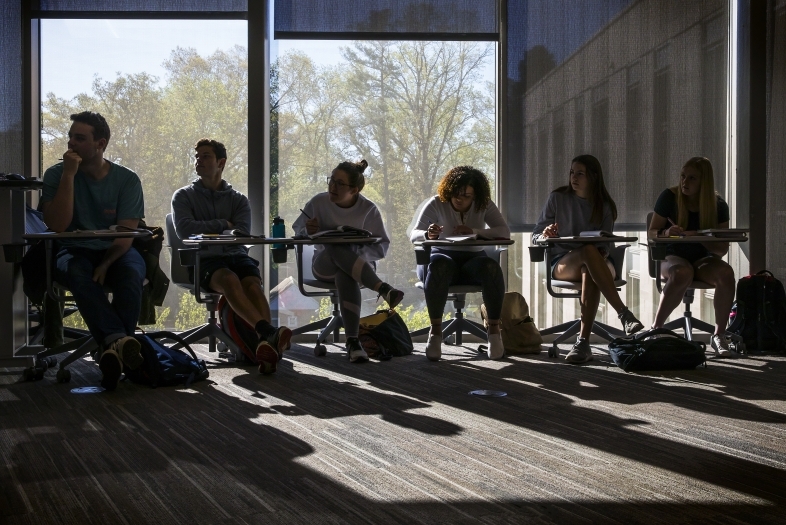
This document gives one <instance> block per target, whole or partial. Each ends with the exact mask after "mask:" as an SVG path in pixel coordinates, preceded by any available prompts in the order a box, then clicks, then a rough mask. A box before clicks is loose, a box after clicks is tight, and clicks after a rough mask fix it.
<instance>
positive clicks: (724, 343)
mask: <svg viewBox="0 0 786 525" xmlns="http://www.w3.org/2000/svg"><path fill="white" fill-rule="evenodd" d="M710 346H711V347H712V349H713V350H715V355H716V356H717V357H737V352H735V351H734V350H732V349H731V348H729V341H728V340H727V339H726V336H725V335H724V336H720V335H718V334H713V335H712V339H710Z"/></svg>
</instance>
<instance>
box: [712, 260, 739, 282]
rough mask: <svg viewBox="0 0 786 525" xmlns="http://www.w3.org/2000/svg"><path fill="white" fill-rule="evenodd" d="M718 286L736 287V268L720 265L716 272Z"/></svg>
mask: <svg viewBox="0 0 786 525" xmlns="http://www.w3.org/2000/svg"><path fill="white" fill-rule="evenodd" d="M715 276H716V278H717V284H716V286H725V287H730V286H734V285H735V277H734V268H732V267H731V266H730V265H728V264H722V265H719V266H718V268H717V270H716V271H715Z"/></svg>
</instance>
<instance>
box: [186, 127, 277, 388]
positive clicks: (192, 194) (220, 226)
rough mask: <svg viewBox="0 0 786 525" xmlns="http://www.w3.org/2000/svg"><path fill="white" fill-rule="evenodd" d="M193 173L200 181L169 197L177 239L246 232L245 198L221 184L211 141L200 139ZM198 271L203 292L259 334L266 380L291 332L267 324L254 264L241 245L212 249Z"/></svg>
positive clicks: (216, 148)
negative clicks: (220, 298)
mask: <svg viewBox="0 0 786 525" xmlns="http://www.w3.org/2000/svg"><path fill="white" fill-rule="evenodd" d="M194 149H195V150H196V153H195V154H194V169H195V170H196V172H197V175H199V179H197V180H195V181H194V182H193V183H191V184H190V185H188V186H185V187H183V188H180V189H179V190H177V191H176V192H175V193H174V195H173V196H172V219H173V222H174V224H175V229H176V230H177V235H178V237H180V238H181V239H188V238H189V237H190V236H191V235H198V234H205V233H219V234H220V233H222V232H224V231H227V230H239V231H242V232H246V233H248V232H250V230H251V206H250V205H249V203H248V198H246V196H245V195H243V194H242V193H240V192H239V191H237V190H235V189H233V188H232V186H231V185H230V184H229V183H228V182H227V181H225V180H224V179H223V173H224V166H225V165H226V161H227V150H226V148H225V147H224V145H223V144H222V143H220V142H218V141H216V140H212V139H202V140H200V141H199V142H197V143H196V146H194ZM210 251H211V252H210V253H209V254H208V255H206V256H203V257H202V259H201V261H200V262H201V264H200V268H199V273H200V275H199V279H200V283H201V286H202V288H204V289H206V290H209V291H213V292H217V293H220V294H222V295H223V296H224V297H226V300H227V302H228V303H229V306H231V307H232V309H233V310H234V311H235V312H237V314H238V315H240V317H242V318H243V319H244V320H245V321H246V322H247V323H249V324H250V325H251V326H253V327H254V329H255V330H256V332H257V334H259V343H258V344H257V349H256V358H257V363H258V364H259V372H260V373H262V374H271V373H273V372H275V371H276V365H277V363H278V361H280V360H281V358H282V356H283V353H284V350H286V349H287V348H289V340H290V339H291V337H292V330H290V329H289V328H287V327H286V326H282V327H279V328H275V327H273V326H272V325H271V324H270V319H271V317H270V306H269V305H268V302H267V299H266V298H265V294H264V291H263V290H262V280H261V275H260V273H259V262H258V261H257V260H255V259H252V258H251V257H249V255H248V248H246V247H245V246H243V245H224V246H211V247H210Z"/></svg>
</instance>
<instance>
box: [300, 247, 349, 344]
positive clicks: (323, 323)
mask: <svg viewBox="0 0 786 525" xmlns="http://www.w3.org/2000/svg"><path fill="white" fill-rule="evenodd" d="M313 258H314V246H312V245H308V244H307V245H302V244H297V245H295V261H296V265H297V287H298V290H299V291H300V293H301V294H303V295H304V296H306V297H329V298H330V302H331V304H332V306H333V311H332V313H331V314H330V317H326V318H324V319H320V320H319V321H314V322H313V323H308V324H306V325H303V326H300V327H298V328H295V329H294V330H292V335H299V334H305V333H307V332H312V331H314V330H319V335H317V342H316V345H315V346H314V355H315V356H317V357H323V356H325V355H327V346H325V341H327V339H328V337H330V335H331V334H332V335H333V342H334V343H338V341H339V331H340V330H341V328H343V327H344V321H343V320H342V319H341V313H340V312H339V308H338V289H337V288H336V285H335V284H334V283H331V282H327V281H320V280H319V279H317V278H316V277H315V276H314V273H313V272H312V270H311V261H312V260H313ZM306 286H309V287H311V288H316V289H317V291H309V290H306V288H305V287H306Z"/></svg>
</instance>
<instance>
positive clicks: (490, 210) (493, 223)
mask: <svg viewBox="0 0 786 525" xmlns="http://www.w3.org/2000/svg"><path fill="white" fill-rule="evenodd" d="M461 219H462V218H461V214H460V213H459V212H457V211H456V210H454V209H453V206H451V204H450V201H446V202H442V201H441V200H440V199H439V197H438V196H436V195H435V196H433V197H431V198H429V199H428V200H427V201H426V205H425V206H423V208H422V209H421V210H420V214H419V215H418V218H417V220H416V221H415V227H414V229H413V230H412V233H410V235H409V240H410V241H412V242H420V241H425V240H427V238H426V231H427V230H428V227H429V225H430V224H437V225H439V226H442V233H440V234H439V238H440V239H444V238H445V237H448V236H451V235H453V228H455V227H456V226H458V225H460V224H463V225H464V226H469V227H470V228H472V233H474V234H475V235H477V236H478V237H482V238H484V239H510V228H508V225H507V223H506V222H505V219H504V218H503V217H502V213H500V211H499V208H497V205H496V204H494V203H493V202H491V201H489V204H488V206H486V209H485V210H481V211H476V210H475V206H474V203H473V206H472V207H470V209H469V211H467V212H465V213H464V221H463V222H462V220H461ZM439 249H440V250H460V251H465V252H467V251H482V250H483V246H462V245H457V246H456V247H455V248H454V247H452V246H440V247H439Z"/></svg>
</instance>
